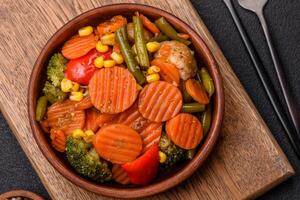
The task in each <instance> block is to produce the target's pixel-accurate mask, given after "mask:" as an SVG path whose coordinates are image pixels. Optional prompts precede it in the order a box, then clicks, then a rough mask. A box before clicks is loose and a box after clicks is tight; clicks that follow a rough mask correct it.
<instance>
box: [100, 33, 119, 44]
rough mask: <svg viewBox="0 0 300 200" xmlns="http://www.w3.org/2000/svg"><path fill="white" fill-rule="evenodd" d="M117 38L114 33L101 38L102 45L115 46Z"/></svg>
mask: <svg viewBox="0 0 300 200" xmlns="http://www.w3.org/2000/svg"><path fill="white" fill-rule="evenodd" d="M115 38H116V36H115V34H114V33H111V34H106V35H104V36H102V37H101V38H100V40H101V43H102V44H104V45H111V46H112V45H114V44H115V43H116V39H115Z"/></svg>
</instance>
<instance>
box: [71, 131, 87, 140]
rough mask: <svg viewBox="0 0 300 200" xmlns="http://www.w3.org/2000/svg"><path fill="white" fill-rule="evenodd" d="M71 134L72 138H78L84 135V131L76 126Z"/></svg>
mask: <svg viewBox="0 0 300 200" xmlns="http://www.w3.org/2000/svg"><path fill="white" fill-rule="evenodd" d="M72 136H73V138H76V139H80V138H83V137H84V136H85V133H84V132H83V130H81V129H80V128H76V129H75V130H74V131H73V132H72Z"/></svg>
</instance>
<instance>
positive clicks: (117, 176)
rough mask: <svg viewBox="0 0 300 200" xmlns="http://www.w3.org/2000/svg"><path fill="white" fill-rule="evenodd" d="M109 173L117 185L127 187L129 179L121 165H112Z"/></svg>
mask: <svg viewBox="0 0 300 200" xmlns="http://www.w3.org/2000/svg"><path fill="white" fill-rule="evenodd" d="M111 172H112V178H113V180H114V181H116V182H117V183H120V184H122V185H128V184H129V183H130V178H129V176H128V174H127V172H126V171H125V170H124V169H123V168H122V167H121V165H117V164H114V165H113V168H112V170H111Z"/></svg>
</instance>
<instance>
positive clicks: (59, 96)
mask: <svg viewBox="0 0 300 200" xmlns="http://www.w3.org/2000/svg"><path fill="white" fill-rule="evenodd" d="M43 92H44V94H45V96H46V97H47V99H48V101H49V102H50V103H51V104H53V103H55V102H57V101H63V100H64V99H65V98H66V97H67V94H66V93H64V92H63V91H61V89H60V88H57V87H55V86H54V85H52V84H51V83H50V82H49V81H46V83H45V86H44V88H43Z"/></svg>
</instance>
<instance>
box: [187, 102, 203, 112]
mask: <svg viewBox="0 0 300 200" xmlns="http://www.w3.org/2000/svg"><path fill="white" fill-rule="evenodd" d="M204 110H205V105H204V104H200V103H185V104H183V106H182V112H187V113H197V112H203V111H204Z"/></svg>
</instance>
